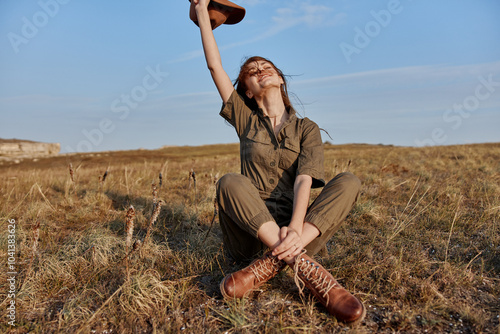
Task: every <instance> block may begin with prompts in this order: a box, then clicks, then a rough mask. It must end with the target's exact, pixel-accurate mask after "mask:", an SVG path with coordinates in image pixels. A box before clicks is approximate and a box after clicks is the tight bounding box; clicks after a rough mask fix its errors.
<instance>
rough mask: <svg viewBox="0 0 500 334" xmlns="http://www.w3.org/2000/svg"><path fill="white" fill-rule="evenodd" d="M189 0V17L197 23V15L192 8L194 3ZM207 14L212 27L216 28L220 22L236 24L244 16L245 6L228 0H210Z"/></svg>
mask: <svg viewBox="0 0 500 334" xmlns="http://www.w3.org/2000/svg"><path fill="white" fill-rule="evenodd" d="M189 1H190V2H191V7H190V8H189V18H190V19H191V20H192V21H193V22H194V23H195V24H196V25H198V16H197V15H196V11H195V9H194V3H193V2H192V1H191V0H189ZM208 15H209V16H210V23H211V24H212V29H215V28H217V27H218V26H220V25H221V24H223V23H224V24H236V23H238V22H240V21H241V20H243V18H244V17H245V8H243V7H240V6H238V5H237V4H234V3H232V2H231V1H228V0H216V1H213V0H212V1H210V3H209V4H208Z"/></svg>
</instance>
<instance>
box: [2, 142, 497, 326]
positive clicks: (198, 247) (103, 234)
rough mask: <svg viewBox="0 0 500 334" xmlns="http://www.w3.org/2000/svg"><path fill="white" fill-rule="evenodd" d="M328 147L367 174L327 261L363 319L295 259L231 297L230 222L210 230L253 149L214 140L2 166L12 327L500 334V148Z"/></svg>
mask: <svg viewBox="0 0 500 334" xmlns="http://www.w3.org/2000/svg"><path fill="white" fill-rule="evenodd" d="M325 153H326V173H327V177H328V178H332V177H333V176H334V175H335V174H336V173H339V172H341V171H344V170H349V171H351V172H353V173H354V174H356V175H357V176H358V177H359V178H360V179H361V180H362V183H363V190H362V195H361V197H360V198H359V200H358V202H357V204H356V206H355V207H354V209H353V210H352V212H351V214H350V215H349V216H348V218H347V220H346V222H345V224H344V225H343V226H342V227H341V229H340V230H339V231H338V233H337V234H336V235H335V236H334V238H333V239H332V240H331V241H330V242H329V243H328V249H326V250H325V251H324V252H322V253H321V255H319V256H317V259H318V261H320V262H321V263H322V264H323V265H324V266H325V267H326V268H327V269H329V270H330V272H331V273H332V274H333V276H334V277H336V278H337V279H338V280H339V282H340V283H341V284H342V285H344V286H345V287H346V288H347V289H349V290H350V291H352V292H353V293H354V294H355V295H356V296H357V297H358V298H360V299H361V300H362V301H363V302H364V303H365V305H366V307H367V311H368V312H367V316H366V319H365V321H364V322H363V323H362V324H361V325H360V326H358V327H355V328H351V327H347V326H346V325H345V324H342V323H338V322H337V321H336V320H335V318H333V317H331V316H329V315H328V313H327V312H326V311H325V309H324V308H323V307H322V306H321V305H319V304H317V303H316V302H315V300H314V299H313V298H311V297H310V296H309V294H307V293H306V294H304V295H300V294H299V291H298V289H297V288H296V286H295V284H294V282H293V277H292V272H291V270H290V269H287V270H285V271H284V272H282V273H280V274H279V275H278V276H277V277H275V278H274V279H273V280H271V281H270V282H268V283H266V284H265V285H264V286H263V287H262V289H260V290H259V291H256V292H255V294H254V295H253V296H252V298H248V299H245V300H223V299H222V297H221V295H220V292H219V287H218V285H219V282H220V280H221V279H222V278H223V277H224V275H226V274H227V273H230V272H232V271H234V270H235V269H237V267H236V266H235V265H234V264H233V263H230V261H229V259H228V258H227V257H226V256H225V253H224V249H223V247H222V239H221V232H220V229H219V226H218V221H217V219H215V223H214V224H213V227H212V228H211V222H212V218H213V214H214V192H215V188H214V179H216V177H217V175H219V176H222V175H223V174H225V173H228V172H238V171H239V155H238V145H214V146H203V147H170V148H165V149H161V150H155V151H148V150H139V151H124V152H103V153H94V154H75V155H61V156H58V157H54V158H46V159H39V160H37V161H30V160H25V161H23V162H21V163H19V164H9V163H3V164H2V165H0V189H1V191H0V195H1V197H0V217H1V223H2V225H1V226H2V233H1V234H0V253H1V255H2V256H1V258H2V261H3V263H2V266H3V267H4V268H6V267H7V265H8V264H11V265H12V267H11V268H10V269H9V267H7V268H8V269H7V271H5V270H1V271H0V280H1V282H2V284H0V286H1V287H2V288H1V291H0V303H1V305H2V307H1V310H2V312H3V314H2V321H1V325H0V332H6V331H11V332H13V333H28V332H29V333H499V315H500V144H481V145H465V146H444V147H425V148H409V147H392V146H381V145H380V146H377V145H325ZM70 164H71V166H72V170H73V173H72V174H73V175H72V176H71V175H70V172H69V165H70ZM106 171H107V174H106V178H105V179H104V180H103V177H104V173H105V172H106ZM191 171H194V173H195V174H194V176H195V178H193V177H192V173H191ZM160 173H161V175H162V178H161V185H160V177H159V175H160ZM190 176H191V177H190ZM153 183H154V184H155V185H156V191H155V192H156V195H155V194H153V186H152V184H153ZM314 194H317V193H316V192H314V193H313V195H314ZM160 200H161V201H162V202H161V203H160ZM158 203H160V204H162V205H161V210H160V211H159V215H158V217H157V219H156V221H154V222H152V224H151V225H150V222H151V217H152V214H153V209H154V208H155V207H158V205H159V204H158ZM131 205H132V206H133V207H134V209H135V216H134V217H133V220H132V221H131V219H130V218H131V217H130V215H129V219H128V220H129V221H128V224H127V223H126V220H127V211H128V209H129V207H130V206H131ZM14 222H15V224H14ZM132 224H133V226H132ZM127 225H128V226H127ZM148 226H150V227H149V229H148ZM132 228H133V229H132ZM148 231H149V233H148ZM146 234H149V235H148V238H147V240H144V239H145V237H146ZM9 240H15V243H14V245H15V251H14V252H12V253H11V254H10V255H13V256H9V247H8V246H9V245H11V244H12V243H13V242H10V243H9ZM141 241H143V243H141V244H140V243H139V242H141ZM134 243H135V246H133V244H134ZM11 250H12V248H11ZM127 254H128V256H127ZM8 259H10V263H9V261H8ZM9 270H15V272H17V275H14V276H13V275H12V274H9V272H10V271H9ZM12 276H13V277H14V280H12V279H11V280H9V281H8V279H9V278H11V277H12ZM6 282H7V283H6ZM10 283H13V285H11V284H10ZM12 293H14V294H15V298H13V297H14V296H13V295H12ZM12 301H15V307H14V308H15V326H11V325H9V323H8V322H9V321H11V320H10V319H9V317H8V315H9V314H12V313H9V312H10V311H9V309H8V307H10V308H11V310H12V309H13V307H12V306H11V305H12V304H11V302H12Z"/></svg>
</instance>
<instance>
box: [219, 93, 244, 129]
mask: <svg viewBox="0 0 500 334" xmlns="http://www.w3.org/2000/svg"><path fill="white" fill-rule="evenodd" d="M219 115H221V116H222V117H223V118H224V119H225V120H226V121H227V122H228V123H229V124H231V125H232V126H233V127H234V128H235V129H236V133H237V134H238V137H239V138H241V136H242V135H243V133H244V131H245V129H246V127H247V124H248V122H249V119H250V116H251V115H252V110H251V109H250V108H248V106H247V105H246V104H245V101H244V100H243V98H242V97H241V96H240V95H239V94H238V92H237V91H236V90H234V91H233V93H232V94H231V96H230V97H229V99H228V100H227V102H226V103H225V104H223V105H222V109H221V111H220V113H219Z"/></svg>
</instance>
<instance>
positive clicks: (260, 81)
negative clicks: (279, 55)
mask: <svg viewBox="0 0 500 334" xmlns="http://www.w3.org/2000/svg"><path fill="white" fill-rule="evenodd" d="M244 81H245V85H246V87H247V92H246V94H247V96H248V97H249V98H253V97H255V96H260V95H262V94H264V92H265V91H266V90H267V89H270V88H273V87H277V88H278V89H280V87H281V85H282V84H283V83H284V81H283V78H281V77H280V76H279V74H278V71H276V69H275V68H274V66H273V65H272V64H271V63H269V62H267V61H264V60H259V61H255V62H252V63H250V64H248V65H247V66H246V68H245V80H244Z"/></svg>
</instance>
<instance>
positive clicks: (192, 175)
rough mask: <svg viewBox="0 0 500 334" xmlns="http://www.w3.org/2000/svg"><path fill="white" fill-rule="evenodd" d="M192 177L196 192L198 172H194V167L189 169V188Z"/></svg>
mask: <svg viewBox="0 0 500 334" xmlns="http://www.w3.org/2000/svg"><path fill="white" fill-rule="evenodd" d="M191 179H193V186H194V191H195V193H196V173H195V172H194V170H193V169H192V168H191V170H190V171H189V188H191Z"/></svg>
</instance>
